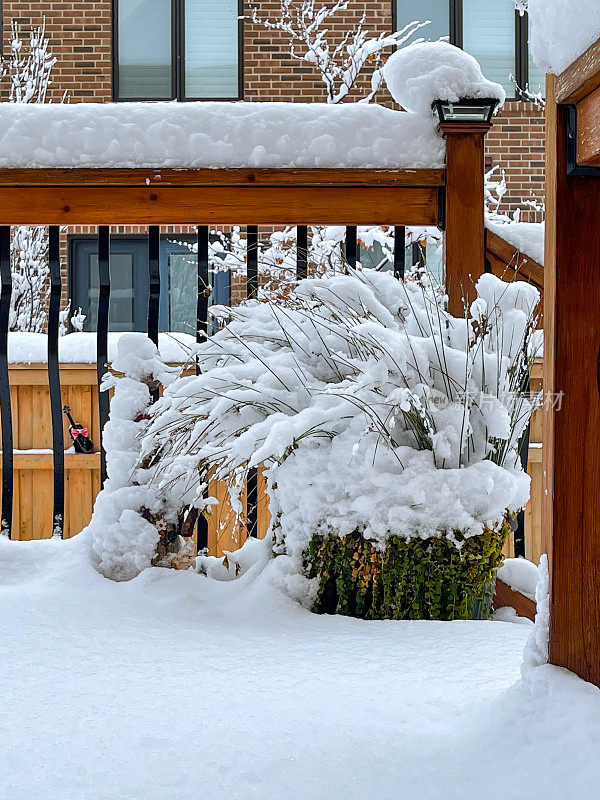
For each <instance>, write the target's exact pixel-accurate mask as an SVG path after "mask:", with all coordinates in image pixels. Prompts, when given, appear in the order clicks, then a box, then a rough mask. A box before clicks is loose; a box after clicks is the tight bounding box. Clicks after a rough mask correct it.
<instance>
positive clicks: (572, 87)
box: [555, 41, 600, 103]
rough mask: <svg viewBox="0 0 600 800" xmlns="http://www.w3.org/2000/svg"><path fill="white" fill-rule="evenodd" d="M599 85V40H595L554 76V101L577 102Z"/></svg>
mask: <svg viewBox="0 0 600 800" xmlns="http://www.w3.org/2000/svg"><path fill="white" fill-rule="evenodd" d="M599 87H600V41H597V42H595V43H594V44H593V45H591V47H588V49H587V50H586V51H585V53H583V54H582V55H580V56H579V58H577V59H576V60H575V61H574V62H573V63H572V64H571V65H570V66H568V67H567V69H566V70H565V71H564V72H562V73H561V74H560V75H559V76H558V77H557V78H556V88H555V97H556V102H557V103H579V102H580V101H581V100H583V98H584V97H587V95H588V94H590V93H591V92H593V91H594V90H595V89H598V88H599Z"/></svg>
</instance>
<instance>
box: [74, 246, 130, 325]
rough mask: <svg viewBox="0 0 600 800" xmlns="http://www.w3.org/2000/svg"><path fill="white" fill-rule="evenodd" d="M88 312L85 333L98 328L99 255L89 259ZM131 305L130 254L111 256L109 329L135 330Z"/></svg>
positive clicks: (113, 254) (94, 254) (91, 255)
mask: <svg viewBox="0 0 600 800" xmlns="http://www.w3.org/2000/svg"><path fill="white" fill-rule="evenodd" d="M89 281H90V283H89V286H90V311H89V316H88V319H87V320H86V323H87V324H86V330H93V331H95V330H97V325H98V254H97V253H91V254H90V257H89ZM133 314H134V306H133V255H132V254H131V253H111V256H110V310H109V314H108V329H109V330H111V331H132V330H133V329H134V316H133Z"/></svg>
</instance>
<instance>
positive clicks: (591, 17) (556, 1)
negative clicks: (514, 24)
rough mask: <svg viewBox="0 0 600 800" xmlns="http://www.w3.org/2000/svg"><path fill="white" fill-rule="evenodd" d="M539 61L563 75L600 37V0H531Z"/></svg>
mask: <svg viewBox="0 0 600 800" xmlns="http://www.w3.org/2000/svg"><path fill="white" fill-rule="evenodd" d="M528 9H529V19H530V21H531V34H530V47H531V55H532V57H533V60H534V61H535V63H536V64H537V65H538V66H539V67H542V69H545V70H546V71H547V72H553V73H554V74H556V75H559V74H560V73H561V72H563V71H564V70H565V69H566V68H567V67H568V66H569V64H572V63H573V61H575V59H577V58H578V57H579V56H580V55H581V54H582V53H584V52H585V51H586V50H587V49H588V47H590V46H591V45H592V44H594V42H596V41H597V40H598V39H600V5H599V4H598V0H571V2H566V0H529V3H528Z"/></svg>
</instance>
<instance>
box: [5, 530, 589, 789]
mask: <svg viewBox="0 0 600 800" xmlns="http://www.w3.org/2000/svg"><path fill="white" fill-rule="evenodd" d="M267 573H268V570H267ZM0 604H1V607H2V615H1V616H0V641H2V652H1V655H0V676H1V677H0V689H1V693H2V704H1V707H0V727H1V729H2V732H3V735H2V747H1V748H0V775H1V776H2V778H1V779H0V797H1V798H2V800H21V799H22V798H26V799H27V800H47V799H48V798H53V800H82V798H85V800H138V799H139V800H164V798H174V800H188V798H189V800H192V798H193V800H198V798H202V800H212V799H213V798H227V800H229V798H248V799H250V798H252V800H271V799H273V800H274V799H275V798H277V800H279V799H280V798H281V800H293V799H294V798H302V800H306V798H310V799H311V800H342V799H343V800H353V799H354V798H356V799H357V800H358V799H359V798H360V800H363V798H365V797H377V798H380V799H381V800H387V799H388V798H389V800H392V798H393V800H397V799H398V798H403V800H417V799H418V800H421V798H427V800H433V798H436V799H437V798H443V800H452V799H453V798H456V799H457V800H458V798H460V800H475V799H476V798H477V799H478V798H483V797H485V798H486V800H494V799H495V798H498V800H500V798H502V800H508V798H510V799H511V800H526V799H527V800H531V799H532V798H533V799H534V800H537V798H539V799H540V800H569V799H570V798H578V800H587V799H588V798H589V800H592V798H594V800H595V798H597V797H598V796H599V794H600V761H599V759H598V754H599V753H600V691H598V690H597V689H595V688H593V687H591V686H589V685H587V684H584V683H583V682H581V681H579V680H578V679H577V678H575V677H574V676H572V675H571V674H569V673H566V672H564V671H561V670H558V669H555V668H552V667H540V668H537V670H534V673H533V678H532V679H531V683H529V684H525V683H523V682H522V681H521V680H520V674H519V667H520V663H521V653H522V650H523V645H524V643H525V640H526V638H527V635H528V633H529V631H530V625H529V623H527V624H511V623H506V622H473V623H464V622H453V623H427V622H361V621H356V620H351V619H346V618H340V617H317V616H314V615H311V614H310V613H309V612H307V611H305V610H303V609H302V608H301V607H300V606H298V605H296V604H294V603H293V602H292V601H291V600H289V599H287V598H285V597H284V596H283V595H281V594H279V593H278V591H277V590H276V589H275V588H274V587H273V585H272V584H271V583H270V581H269V580H268V574H265V573H263V575H262V576H261V577H260V578H254V579H252V577H251V573H248V574H247V575H246V576H244V577H243V578H241V579H240V580H238V581H235V582H233V583H219V582H216V581H212V580H210V579H208V578H205V577H202V576H199V575H197V574H194V573H192V572H188V573H176V572H173V571H168V570H161V569H152V570H147V571H145V572H144V573H142V574H141V575H140V576H139V577H138V578H137V579H135V580H134V581H131V582H130V583H120V584H117V583H111V582H109V581H107V580H105V579H104V578H101V577H100V576H99V575H98V574H97V573H96V572H95V571H94V570H93V569H92V568H91V567H90V566H89V565H88V563H87V561H86V559H85V541H84V538H83V537H78V538H76V539H74V540H71V541H70V542H60V541H50V542H32V543H10V542H8V541H6V540H5V539H2V538H0Z"/></svg>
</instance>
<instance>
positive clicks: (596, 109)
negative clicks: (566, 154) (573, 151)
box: [577, 87, 600, 167]
mask: <svg viewBox="0 0 600 800" xmlns="http://www.w3.org/2000/svg"><path fill="white" fill-rule="evenodd" d="M577 164H578V165H579V166H582V167H598V166H600V87H599V88H598V89H595V90H594V91H593V92H592V93H591V94H588V95H587V97H584V98H583V100H582V101H581V102H580V103H578V105H577Z"/></svg>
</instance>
